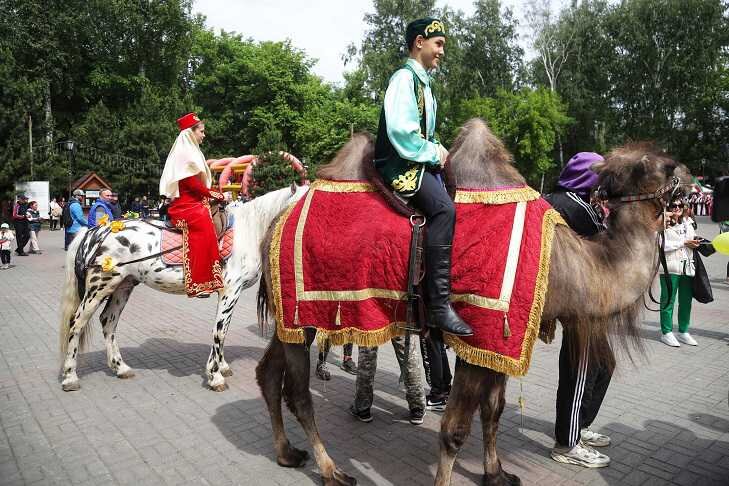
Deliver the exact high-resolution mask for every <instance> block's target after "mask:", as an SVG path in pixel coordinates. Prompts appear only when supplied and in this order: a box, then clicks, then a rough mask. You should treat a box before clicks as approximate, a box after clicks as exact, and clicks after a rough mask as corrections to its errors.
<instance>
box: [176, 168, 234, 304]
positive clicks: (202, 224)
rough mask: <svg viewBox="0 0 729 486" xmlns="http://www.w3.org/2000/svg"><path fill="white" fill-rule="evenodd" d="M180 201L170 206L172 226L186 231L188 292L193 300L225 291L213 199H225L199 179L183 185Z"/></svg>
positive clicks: (184, 254)
mask: <svg viewBox="0 0 729 486" xmlns="http://www.w3.org/2000/svg"><path fill="white" fill-rule="evenodd" d="M179 187H180V197H178V198H175V200H174V201H172V203H171V204H170V207H169V210H168V215H169V217H170V220H171V221H172V224H174V225H175V226H176V227H177V228H180V229H182V233H183V234H182V261H183V267H184V272H185V291H186V292H187V295H188V296H189V297H194V296H196V295H198V294H204V293H211V292H213V291H215V290H217V289H220V288H223V271H222V269H221V266H220V252H219V251H218V240H217V238H216V236H215V227H214V226H213V220H212V219H211V217H210V206H209V205H208V199H209V198H215V199H221V200H222V199H223V195H222V194H221V193H219V192H215V191H211V190H210V189H208V188H207V187H205V185H204V184H203V183H202V182H201V181H200V179H198V178H197V177H195V176H192V177H187V178H185V179H182V180H180V181H179Z"/></svg>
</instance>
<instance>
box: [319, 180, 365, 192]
mask: <svg viewBox="0 0 729 486" xmlns="http://www.w3.org/2000/svg"><path fill="white" fill-rule="evenodd" d="M313 190H318V191H324V192H377V189H375V186H373V185H372V184H370V183H369V182H358V181H332V180H329V179H317V180H315V181H314V182H312V183H311V186H310V187H309V191H313Z"/></svg>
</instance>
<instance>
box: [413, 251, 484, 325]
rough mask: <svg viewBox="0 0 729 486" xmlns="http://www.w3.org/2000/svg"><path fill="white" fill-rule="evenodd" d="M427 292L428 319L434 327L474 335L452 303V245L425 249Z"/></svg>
mask: <svg viewBox="0 0 729 486" xmlns="http://www.w3.org/2000/svg"><path fill="white" fill-rule="evenodd" d="M425 292H426V295H427V297H428V320H429V321H430V325H431V326H433V327H439V328H440V329H441V330H442V331H443V332H448V333H451V334H453V335H455V336H472V335H473V330H472V329H471V327H470V326H469V325H468V324H466V323H465V322H463V320H462V319H461V318H460V317H458V314H456V312H455V311H454V310H453V307H451V303H450V296H451V246H450V245H439V246H428V247H427V248H426V250H425Z"/></svg>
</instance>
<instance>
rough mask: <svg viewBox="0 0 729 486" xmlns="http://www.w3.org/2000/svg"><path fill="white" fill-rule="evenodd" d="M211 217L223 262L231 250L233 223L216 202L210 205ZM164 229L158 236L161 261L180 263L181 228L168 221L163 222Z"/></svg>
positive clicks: (175, 264)
mask: <svg viewBox="0 0 729 486" xmlns="http://www.w3.org/2000/svg"><path fill="white" fill-rule="evenodd" d="M211 217H212V219H213V225H214V226H215V236H216V237H217V239H218V250H219V251H220V259H221V261H222V262H225V261H226V260H227V259H228V258H229V257H230V254H231V253H232V252H233V224H232V221H228V218H227V217H226V215H225V211H223V210H222V208H221V207H220V206H219V205H217V204H216V205H215V206H212V210H211ZM165 230H166V231H162V232H161V236H160V250H161V252H162V256H161V258H162V263H164V264H165V265H170V266H177V265H182V230H180V229H177V228H175V227H174V226H172V223H170V221H166V222H165Z"/></svg>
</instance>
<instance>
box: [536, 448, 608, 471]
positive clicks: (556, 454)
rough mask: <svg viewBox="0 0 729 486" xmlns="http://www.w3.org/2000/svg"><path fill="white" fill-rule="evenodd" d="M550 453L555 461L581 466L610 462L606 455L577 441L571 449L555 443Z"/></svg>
mask: <svg viewBox="0 0 729 486" xmlns="http://www.w3.org/2000/svg"><path fill="white" fill-rule="evenodd" d="M550 455H551V456H552V459H554V460H555V461H557V462H561V463H563V464H575V465H577V466H582V467H590V468H592V467H606V466H608V465H609V464H610V458H609V457H608V456H606V455H605V454H602V453H600V452H597V451H596V450H595V449H593V448H592V447H590V446H586V445H584V444H582V443H581V442H578V443H577V445H576V446H574V447H573V448H572V449H569V448H567V447H559V446H557V445H555V446H554V449H552V453H551V454H550Z"/></svg>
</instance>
